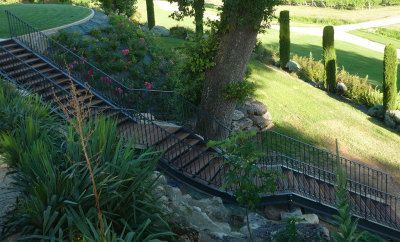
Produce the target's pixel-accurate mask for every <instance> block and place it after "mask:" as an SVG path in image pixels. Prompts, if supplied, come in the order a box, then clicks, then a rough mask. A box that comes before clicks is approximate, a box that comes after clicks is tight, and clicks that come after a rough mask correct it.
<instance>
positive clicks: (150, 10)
mask: <svg viewBox="0 0 400 242" xmlns="http://www.w3.org/2000/svg"><path fill="white" fill-rule="evenodd" d="M146 9H147V26H148V27H149V29H152V28H153V27H154V26H155V25H156V17H155V14H154V2H153V0H146Z"/></svg>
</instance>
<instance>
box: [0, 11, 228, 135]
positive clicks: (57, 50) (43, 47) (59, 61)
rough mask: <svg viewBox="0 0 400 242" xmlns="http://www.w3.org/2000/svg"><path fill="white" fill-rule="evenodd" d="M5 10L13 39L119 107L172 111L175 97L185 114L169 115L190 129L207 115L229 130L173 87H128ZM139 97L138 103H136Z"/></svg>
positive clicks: (143, 110)
mask: <svg viewBox="0 0 400 242" xmlns="http://www.w3.org/2000/svg"><path fill="white" fill-rule="evenodd" d="M5 13H6V15H7V18H8V23H9V29H10V36H11V37H12V38H13V39H16V40H18V42H20V43H21V44H23V45H25V46H26V47H28V48H29V49H31V50H33V51H34V52H35V53H37V54H39V55H40V56H42V57H43V58H45V59H47V60H49V61H50V62H51V63H53V64H55V65H56V66H57V67H58V68H59V69H60V70H62V71H63V72H65V73H68V74H69V75H71V76H72V77H74V78H75V79H76V80H77V81H80V82H81V84H82V85H85V86H90V87H91V88H92V89H93V90H94V91H96V92H97V93H98V94H101V95H102V96H105V97H106V98H108V99H110V100H112V101H113V102H114V103H115V104H117V105H118V106H119V107H122V108H126V109H137V108H139V104H140V105H146V107H147V108H148V110H145V109H144V108H143V107H141V108H140V109H141V110H142V112H149V111H150V110H152V111H154V112H155V111H159V113H160V114H161V113H162V112H164V114H165V113H166V111H169V112H170V113H174V111H175V110H177V107H174V105H171V101H172V100H175V101H176V103H175V105H177V106H179V110H180V111H181V112H182V114H185V115H186V117H184V116H183V115H181V116H178V113H174V114H175V116H174V117H171V115H170V116H169V118H175V119H176V120H175V121H179V122H180V124H182V125H184V126H185V127H186V128H188V129H190V130H191V131H193V132H194V131H195V126H196V125H195V123H193V120H195V121H196V120H198V119H199V117H207V119H209V120H213V122H214V123H215V125H217V126H219V127H220V128H221V129H223V130H226V133H231V130H230V128H229V127H226V126H224V125H223V124H222V123H221V122H220V121H218V120H217V119H216V118H215V117H213V116H211V115H210V114H208V113H205V112H203V111H201V110H200V109H199V108H198V107H197V106H195V105H193V104H192V103H190V102H188V101H187V100H186V99H185V98H183V97H182V96H180V95H179V94H177V93H175V92H172V91H161V90H147V89H134V88H130V87H128V86H126V85H125V84H123V83H122V82H120V81H118V80H116V79H115V78H113V77H111V76H110V75H108V74H106V73H105V72H103V71H102V70H100V69H99V68H97V67H96V66H95V65H93V64H92V63H90V62H89V61H87V60H86V59H85V58H84V57H81V56H79V55H77V54H76V53H74V52H73V51H72V50H70V49H68V48H67V47H66V46H64V45H62V44H61V43H59V42H57V41H56V40H54V39H52V38H50V37H48V36H47V35H45V34H44V33H43V32H41V31H39V30H37V29H36V28H34V27H32V26H31V25H29V24H28V23H26V22H24V21H23V20H21V19H20V18H18V17H17V16H15V15H14V14H13V13H11V12H9V11H7V10H6V11H5ZM151 98H153V99H157V102H155V101H153V100H151ZM162 98H165V99H162ZM139 100H140V102H141V103H137V102H138V101H139ZM160 101H161V102H160ZM167 102H168V103H167ZM150 104H152V106H150ZM163 104H165V105H163ZM157 106H163V107H168V108H169V110H166V109H164V110H165V111H163V110H162V109H161V108H159V107H158V108H157ZM188 114H190V115H191V116H192V117H191V118H190V119H189V117H188V116H187V115H188ZM164 116H165V115H164ZM171 121H172V120H171ZM185 121H188V122H187V123H185Z"/></svg>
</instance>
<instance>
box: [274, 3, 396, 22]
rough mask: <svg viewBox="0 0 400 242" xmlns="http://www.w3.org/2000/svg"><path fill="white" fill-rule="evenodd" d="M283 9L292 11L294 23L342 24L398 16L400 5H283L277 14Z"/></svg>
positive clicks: (279, 7)
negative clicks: (362, 7) (357, 8)
mask: <svg viewBox="0 0 400 242" xmlns="http://www.w3.org/2000/svg"><path fill="white" fill-rule="evenodd" d="M282 10H289V11H290V15H291V17H292V20H293V21H294V23H293V24H294V25H298V24H297V23H296V22H300V23H311V24H315V25H324V23H329V24H333V25H341V24H351V23H360V22H365V21H369V20H374V19H380V18H387V17H393V16H397V15H398V14H399V12H400V6H390V7H377V8H373V9H371V10H368V9H360V10H343V9H333V8H316V7H307V6H286V5H282V6H278V7H277V9H276V14H277V15H279V12H280V11H282Z"/></svg>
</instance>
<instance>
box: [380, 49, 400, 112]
mask: <svg viewBox="0 0 400 242" xmlns="http://www.w3.org/2000/svg"><path fill="white" fill-rule="evenodd" d="M397 65H398V61H397V50H396V47H394V45H392V44H389V45H387V46H386V47H385V54H384V56H383V106H384V109H385V111H387V110H394V109H396V101H397Z"/></svg>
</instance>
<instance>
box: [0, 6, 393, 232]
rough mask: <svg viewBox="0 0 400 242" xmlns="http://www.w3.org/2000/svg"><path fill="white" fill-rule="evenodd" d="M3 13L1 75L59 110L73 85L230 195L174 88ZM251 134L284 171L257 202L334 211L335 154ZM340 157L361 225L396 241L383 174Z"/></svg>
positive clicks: (202, 185) (178, 164) (166, 161)
mask: <svg viewBox="0 0 400 242" xmlns="http://www.w3.org/2000/svg"><path fill="white" fill-rule="evenodd" d="M6 14H7V17H8V21H9V25H10V30H11V39H9V40H6V41H3V42H0V74H1V75H2V76H3V77H4V78H5V79H7V80H9V81H11V82H13V83H14V84H15V85H16V86H17V87H19V88H21V89H24V90H27V91H28V92H30V93H36V94H38V95H39V96H40V97H41V98H42V100H43V101H45V102H48V103H51V104H52V105H53V106H54V109H55V111H58V112H59V113H61V110H60V109H61V107H64V108H65V107H68V105H69V100H70V99H71V97H72V94H71V88H72V86H75V87H76V91H75V94H74V95H76V96H77V97H78V98H79V100H80V101H81V103H82V104H83V105H84V107H85V108H86V109H90V110H92V111H93V112H94V113H101V114H102V115H104V116H105V117H107V118H110V119H111V118H112V119H115V120H116V122H117V124H118V131H119V133H120V135H121V136H122V137H134V138H135V139H136V141H137V147H138V148H147V147H152V148H153V149H155V150H159V151H163V157H162V159H161V161H160V167H161V168H162V169H164V170H165V171H166V172H168V173H169V174H171V175H173V176H175V177H176V178H178V179H180V180H182V181H184V182H186V183H188V184H190V185H192V186H194V187H196V188H198V189H200V190H202V191H204V192H206V193H209V194H212V195H217V196H221V197H222V198H224V199H226V200H233V196H232V190H231V189H226V190H225V189H222V188H221V186H222V184H223V182H224V176H225V174H226V172H227V171H228V169H229V167H228V166H227V165H226V162H225V158H224V157H222V156H221V155H220V154H219V151H218V149H214V148H210V147H208V146H207V142H206V140H205V139H204V138H203V137H202V136H201V134H198V133H197V132H196V131H195V124H196V121H197V117H199V115H207V114H204V113H201V112H200V111H199V110H198V109H197V108H196V107H195V106H193V105H192V104H190V103H189V102H187V101H186V100H185V99H183V98H182V97H181V96H179V95H178V94H176V93H174V92H169V91H158V90H151V91H149V90H142V89H131V88H129V87H126V86H125V85H123V84H122V83H120V82H118V81H117V80H115V79H113V78H112V77H110V76H109V75H107V74H106V73H104V72H103V71H101V70H100V69H98V68H97V67H95V66H93V65H92V64H91V63H90V62H88V61H87V60H86V59H84V58H82V57H80V56H78V55H76V54H75V53H73V52H72V51H71V50H69V49H67V48H66V47H64V46H63V45H61V44H59V43H58V42H56V41H54V40H53V39H51V38H49V37H48V36H46V35H44V34H43V33H42V32H40V31H37V30H36V29H34V28H33V27H31V26H29V25H28V24H27V23H25V22H23V21H22V20H20V19H19V18H18V17H16V16H15V15H13V14H12V13H10V12H6ZM209 118H210V119H212V120H214V122H215V124H216V125H220V123H219V122H218V121H217V120H215V119H213V117H209ZM257 139H258V143H259V144H261V145H262V147H263V149H264V151H265V154H266V155H265V157H264V158H263V159H262V160H260V162H259V165H260V167H262V168H263V169H266V170H267V169H277V168H278V169H279V170H281V171H282V174H283V175H282V176H281V177H280V178H279V180H278V181H277V184H278V187H277V191H276V192H275V193H273V194H263V204H279V203H290V204H296V205H299V206H301V207H305V208H308V209H310V210H314V211H316V212H318V213H320V214H324V215H326V216H332V215H333V214H335V213H336V209H335V182H336V174H335V167H334V164H335V162H336V155H335V154H332V153H329V152H328V151H325V150H321V149H318V148H315V147H313V146H310V145H308V144H304V143H302V142H299V141H297V140H295V139H293V138H290V137H287V136H284V135H281V134H278V133H275V132H272V131H269V132H266V133H264V134H260V135H258V137H257ZM340 161H341V164H342V165H343V167H345V169H346V171H347V174H348V190H349V201H350V204H351V207H352V213H353V215H354V216H355V217H357V218H359V225H360V227H362V228H365V229H368V230H370V231H373V232H376V233H378V234H380V235H382V236H384V237H387V238H391V239H394V240H397V239H400V218H399V215H400V213H399V209H400V207H399V206H400V203H398V200H399V199H398V198H397V197H396V196H394V195H391V194H390V193H389V192H388V186H390V182H391V178H390V176H389V175H388V174H386V173H384V172H381V171H378V170H374V169H372V168H369V167H367V166H364V165H362V164H359V163H357V162H353V161H350V160H347V159H344V158H340ZM255 182H259V181H255Z"/></svg>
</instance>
